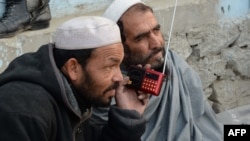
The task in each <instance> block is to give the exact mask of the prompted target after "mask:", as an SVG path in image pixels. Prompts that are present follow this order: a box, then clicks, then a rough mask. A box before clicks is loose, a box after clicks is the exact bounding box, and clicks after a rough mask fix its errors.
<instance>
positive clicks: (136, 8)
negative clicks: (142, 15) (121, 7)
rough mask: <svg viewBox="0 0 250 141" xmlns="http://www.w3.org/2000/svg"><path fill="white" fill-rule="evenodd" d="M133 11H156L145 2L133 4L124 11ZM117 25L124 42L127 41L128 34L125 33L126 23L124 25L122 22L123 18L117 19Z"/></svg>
mask: <svg viewBox="0 0 250 141" xmlns="http://www.w3.org/2000/svg"><path fill="white" fill-rule="evenodd" d="M132 11H133V12H145V11H151V12H152V13H154V11H153V9H152V8H151V7H150V6H147V5H145V4H143V3H137V4H135V5H133V6H131V7H130V8H128V9H127V10H126V11H125V12H124V13H126V12H132ZM117 25H118V26H119V28H120V34H121V39H122V43H124V42H125V41H126V36H125V34H124V25H123V22H122V20H121V18H120V19H119V20H118V21H117Z"/></svg>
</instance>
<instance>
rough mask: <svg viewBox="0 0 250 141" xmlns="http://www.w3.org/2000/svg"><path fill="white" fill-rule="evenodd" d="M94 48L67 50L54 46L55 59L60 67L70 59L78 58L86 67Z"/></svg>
mask: <svg viewBox="0 0 250 141" xmlns="http://www.w3.org/2000/svg"><path fill="white" fill-rule="evenodd" d="M93 50H94V49H79V50H65V49H58V48H56V47H54V48H53V54H54V59H55V62H56V66H57V68H58V69H61V68H62V66H63V65H64V64H65V63H66V62H67V61H68V60H69V59H70V58H76V60H77V61H78V63H79V64H80V65H81V66H82V68H84V67H85V66H86V64H87V61H88V59H89V58H90V56H91V53H92V52H93Z"/></svg>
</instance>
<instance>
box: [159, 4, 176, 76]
mask: <svg viewBox="0 0 250 141" xmlns="http://www.w3.org/2000/svg"><path fill="white" fill-rule="evenodd" d="M177 1H178V0H175V5H174V13H173V17H172V22H171V25H170V31H169V37H168V44H167V49H166V55H165V59H164V66H163V71H162V73H165V70H166V65H167V56H168V50H169V46H170V40H171V36H172V30H173V25H174V19H175V12H176V7H177Z"/></svg>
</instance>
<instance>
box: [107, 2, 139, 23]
mask: <svg viewBox="0 0 250 141" xmlns="http://www.w3.org/2000/svg"><path fill="white" fill-rule="evenodd" d="M137 3H143V2H142V1H140V0H114V1H113V3H111V5H110V6H109V7H108V8H107V9H106V11H105V12H104V14H103V16H104V17H107V18H109V19H111V20H112V21H114V22H118V20H119V19H120V18H121V16H122V15H123V13H124V12H126V11H127V10H128V9H129V8H130V7H131V6H133V5H135V4H137Z"/></svg>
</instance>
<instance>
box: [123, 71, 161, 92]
mask: <svg viewBox="0 0 250 141" xmlns="http://www.w3.org/2000/svg"><path fill="white" fill-rule="evenodd" d="M127 76H129V79H130V81H129V83H128V84H127V87H129V88H133V89H136V90H140V91H143V92H145V93H149V94H152V95H155V96H158V95H159V93H160V91H161V86H162V83H163V80H164V77H165V75H164V74H163V73H160V72H157V71H154V70H151V69H143V68H141V67H137V66H131V67H130V68H129V70H128V73H127Z"/></svg>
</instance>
